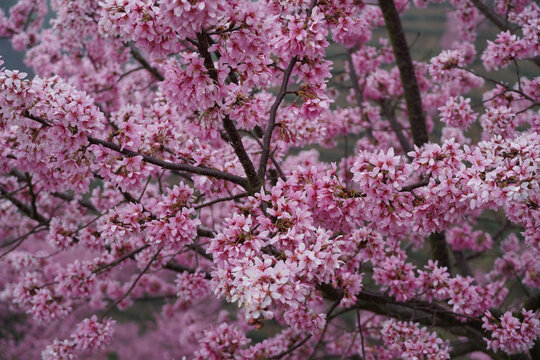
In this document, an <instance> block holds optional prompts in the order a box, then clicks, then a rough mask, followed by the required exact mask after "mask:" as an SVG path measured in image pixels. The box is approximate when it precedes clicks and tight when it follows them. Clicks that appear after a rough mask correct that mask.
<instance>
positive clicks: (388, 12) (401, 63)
mask: <svg viewBox="0 0 540 360" xmlns="http://www.w3.org/2000/svg"><path fill="white" fill-rule="evenodd" d="M379 6H380V8H381V11H382V13H383V17H384V22H385V24H386V29H387V31H388V37H389V38H390V42H391V43H392V49H393V50H394V55H395V58H396V64H397V66H398V69H399V75H400V77H401V84H402V86H403V95H404V97H405V103H406V105H407V113H408V115H409V123H410V124H411V132H412V136H413V142H414V144H415V145H416V146H422V145H423V144H425V143H427V142H428V133H427V128H426V119H425V116H424V110H423V108H422V99H421V97H420V89H419V88H418V82H417V81H416V74H415V72H414V65H413V62H412V59H411V54H410V53H409V46H408V45H407V40H406V39H405V34H404V33H403V27H402V26H401V19H400V18H399V14H398V12H397V9H396V5H395V4H394V1H393V0H379Z"/></svg>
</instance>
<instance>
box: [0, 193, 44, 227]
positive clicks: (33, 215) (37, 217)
mask: <svg viewBox="0 0 540 360" xmlns="http://www.w3.org/2000/svg"><path fill="white" fill-rule="evenodd" d="M0 194H1V195H2V196H3V197H4V198H6V199H7V200H9V201H10V202H11V203H12V204H13V205H15V207H16V208H17V209H19V211H20V212H22V213H23V214H25V215H26V216H28V217H29V218H30V219H33V220H35V221H37V222H38V223H40V224H42V225H45V226H48V225H49V220H48V219H47V218H46V217H45V216H43V215H41V214H40V213H39V212H38V211H37V210H35V211H34V210H32V208H31V207H30V206H28V205H26V204H25V203H23V202H22V201H20V200H19V199H17V198H16V197H15V196H13V195H11V194H10V193H9V191H7V190H6V189H5V188H4V187H3V186H0Z"/></svg>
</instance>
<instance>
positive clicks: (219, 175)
mask: <svg viewBox="0 0 540 360" xmlns="http://www.w3.org/2000/svg"><path fill="white" fill-rule="evenodd" d="M23 116H24V117H26V118H28V119H31V120H34V121H37V122H39V123H41V124H42V125H44V126H51V124H50V123H49V122H48V121H47V120H45V119H42V118H39V117H37V116H34V115H31V114H30V113H28V112H27V111H26V112H24V113H23ZM86 138H87V140H88V142H89V143H90V144H94V145H102V146H103V147H106V148H108V149H110V150H114V151H116V152H119V153H121V154H123V155H126V156H128V157H134V156H141V157H142V158H143V160H144V161H145V162H147V163H149V164H153V165H157V166H159V167H161V168H163V169H168V170H176V171H185V172H188V173H192V174H198V175H205V176H209V177H213V178H216V179H222V180H227V181H230V182H232V183H234V184H237V185H240V186H242V187H244V188H247V186H248V182H247V181H246V179H244V178H243V177H240V176H237V175H233V174H229V173H226V172H223V171H220V170H217V169H212V168H207V167H204V166H193V165H187V164H177V163H173V162H169V161H165V160H161V159H157V158H154V157H152V156H149V155H145V154H142V153H139V152H136V151H133V150H129V149H126V148H122V147H121V146H120V145H117V144H115V143H112V142H109V141H105V140H101V139H97V138H94V137H92V136H89V135H86Z"/></svg>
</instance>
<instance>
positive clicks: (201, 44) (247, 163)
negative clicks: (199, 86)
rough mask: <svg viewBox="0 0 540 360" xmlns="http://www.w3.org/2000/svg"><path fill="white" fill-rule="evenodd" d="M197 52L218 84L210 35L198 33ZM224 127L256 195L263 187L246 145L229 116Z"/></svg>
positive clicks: (224, 122) (248, 187) (250, 190)
mask: <svg viewBox="0 0 540 360" xmlns="http://www.w3.org/2000/svg"><path fill="white" fill-rule="evenodd" d="M197 50H198V51H199V53H200V54H201V56H202V58H203V60H204V66H205V68H206V70H207V71H208V76H210V78H211V79H212V80H213V81H214V82H216V83H218V74H217V70H216V68H215V67H214V61H213V60H212V55H211V54H210V53H209V52H208V35H207V34H205V33H197ZM222 125H223V128H224V129H225V131H226V132H227V135H228V136H229V139H230V144H231V146H232V147H233V149H234V152H235V154H236V156H237V157H238V160H239V161H240V164H242V167H243V168H244V172H245V173H246V176H247V186H245V188H246V190H248V191H249V192H250V193H252V194H253V193H255V192H257V191H258V190H259V188H260V187H261V182H260V179H259V177H258V176H257V172H256V171H255V166H254V165H253V162H252V161H251V159H250V157H249V155H248V154H247V152H246V149H245V148H244V143H243V142H242V138H241V137H240V134H239V133H238V130H237V129H236V127H235V126H234V123H233V121H232V120H231V119H230V118H229V116H224V117H223V119H222Z"/></svg>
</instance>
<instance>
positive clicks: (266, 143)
mask: <svg viewBox="0 0 540 360" xmlns="http://www.w3.org/2000/svg"><path fill="white" fill-rule="evenodd" d="M297 61H298V58H297V57H296V56H295V57H293V58H292V59H291V61H290V62H289V65H288V66H287V69H285V73H284V74H283V81H282V82H281V88H280V89H279V93H278V94H277V95H276V100H275V101H274V103H273V104H272V107H270V115H269V119H268V126H267V127H266V131H265V133H264V137H263V149H262V154H261V162H260V163H259V172H258V174H259V178H261V179H264V176H265V173H266V166H267V163H268V157H269V155H270V142H271V140H272V133H273V132H274V128H275V127H276V114H277V109H278V108H279V105H280V104H281V102H282V101H283V99H284V98H285V95H286V94H287V85H288V83H289V79H290V78H291V73H292V71H293V68H294V65H295V64H296V62H297Z"/></svg>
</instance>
